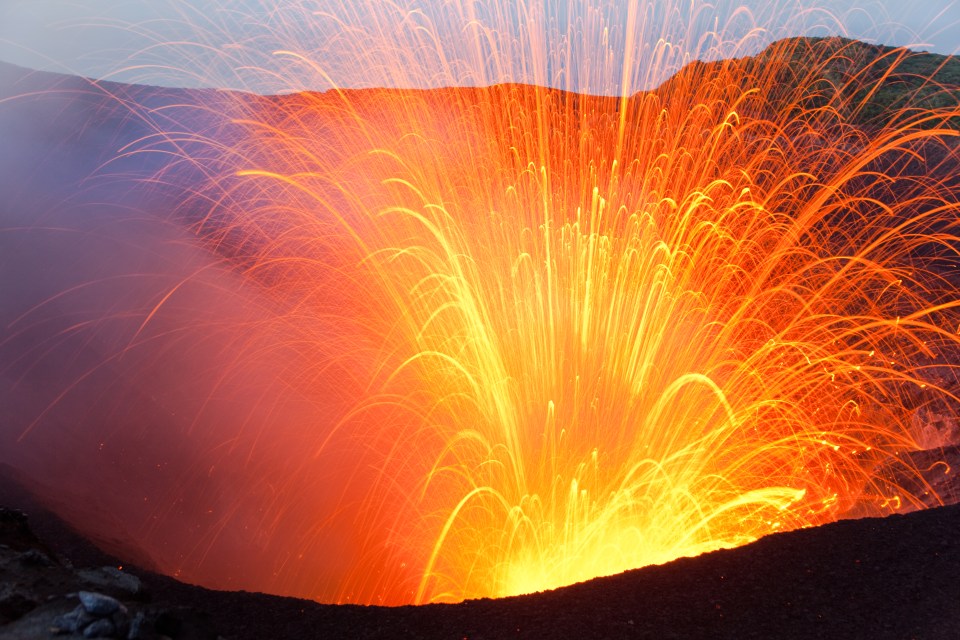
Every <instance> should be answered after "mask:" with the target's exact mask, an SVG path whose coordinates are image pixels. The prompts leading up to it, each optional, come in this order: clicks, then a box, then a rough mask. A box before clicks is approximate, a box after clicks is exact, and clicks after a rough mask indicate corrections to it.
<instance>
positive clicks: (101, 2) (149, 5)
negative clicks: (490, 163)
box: [0, 0, 960, 93]
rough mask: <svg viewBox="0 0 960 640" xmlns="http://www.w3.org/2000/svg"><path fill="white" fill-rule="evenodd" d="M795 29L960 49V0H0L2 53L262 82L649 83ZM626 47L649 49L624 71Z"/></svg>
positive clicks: (190, 79) (587, 87)
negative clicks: (680, 68)
mask: <svg viewBox="0 0 960 640" xmlns="http://www.w3.org/2000/svg"><path fill="white" fill-rule="evenodd" d="M631 5H633V11H631ZM691 7H693V8H691ZM712 33H720V34H722V36H721V37H720V38H719V39H721V40H724V41H725V43H726V44H725V45H723V46H718V45H717V41H718V38H717V37H715V36H713V35H711V34H712ZM491 34H493V35H494V36H495V37H491ZM792 35H845V36H849V37H855V38H859V39H863V40H866V41H870V42H877V43H882V44H892V45H907V46H912V47H913V48H915V49H920V50H929V51H934V52H937V53H944V54H951V53H957V52H958V51H960V0H924V1H923V2H906V1H905V0H868V1H864V0H860V1H857V0H773V1H764V0H737V1H733V0H713V2H712V4H707V3H706V2H705V1H704V0H639V1H636V2H630V1H629V0H609V1H602V0H577V1H576V2H573V1H571V2H569V3H567V2H565V1H564V0H539V1H536V2H531V1H528V0H511V1H510V2H497V1H496V0H460V1H457V0H389V1H388V0H366V1H365V0H281V1H277V0H274V1H270V0H0V61H6V62H12V63H16V64H20V65H23V66H28V67H32V68H38V69H44V70H56V71H61V72H67V73H73V74H78V75H85V76H89V77H96V78H110V79H114V80H120V81H127V82H148V83H152V84H163V85H174V86H190V87H193V86H215V87H219V88H232V89H245V90H249V91H254V92H259V93H275V92H284V91H294V90H300V89H316V90H323V89H327V88H330V87H331V86H342V87H362V86H376V85H380V86H383V85H392V86H397V85H413V86H438V85H448V84H490V83H494V82H504V81H517V82H533V83H538V84H548V85H551V86H557V87H559V88H567V89H573V90H582V91H587V92H608V91H614V92H616V91H619V90H621V89H625V90H628V91H629V90H639V89H642V88H648V87H645V86H643V85H650V84H656V83H657V82H659V81H662V80H663V79H665V78H664V76H667V75H669V74H671V73H672V72H673V71H675V70H676V68H677V67H678V66H680V65H682V64H683V63H684V62H687V61H689V60H690V59H693V58H701V59H703V58H711V57H718V56H721V55H723V56H728V55H750V54H753V53H756V51H757V50H759V49H760V48H762V46H764V45H765V44H767V43H769V42H770V41H771V40H773V39H776V38H777V37H783V36H792ZM658 42H659V43H660V45H659V48H658V45H657V43H658ZM733 43H735V45H734V44H733ZM278 51H283V52H285V53H277V52H278ZM625 51H633V52H634V53H633V54H632V55H625V54H624V52H625ZM568 54H570V55H568ZM625 58H627V59H629V58H633V59H635V60H642V61H644V63H638V64H633V65H630V66H629V67H628V69H627V73H626V75H625V74H624V67H623V65H622V60H623V59H625ZM647 61H650V62H647ZM627 76H629V79H628V80H626V81H625V78H627Z"/></svg>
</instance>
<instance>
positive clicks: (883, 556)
mask: <svg viewBox="0 0 960 640" xmlns="http://www.w3.org/2000/svg"><path fill="white" fill-rule="evenodd" d="M0 504H3V505H7V506H6V507H5V508H3V509H2V510H0V637H2V638H4V639H9V640H18V639H26V638H31V639H33V638H56V637H81V636H86V637H114V638H131V639H133V638H143V639H161V638H172V639H181V638H182V639H188V640H190V639H200V638H210V639H215V638H224V639H240V638H350V639H351V640H360V639H365V638H448V639H452V638H456V639H460V638H470V639H471V640H476V639H480V638H548V637H549V638H575V639H576V640H590V639H592V638H615V637H629V638H657V639H663V638H764V639H769V638H781V639H789V638H870V639H871V640H881V639H885V638H890V639H894V638H897V639H904V638H917V639H930V640H938V639H943V640H947V639H956V638H958V637H960V535H958V534H960V505H955V506H950V507H941V508H935V509H929V510H925V511H919V512H915V513H911V514H907V515H895V516H890V517H887V518H882V519H862V520H847V521H841V522H838V523H836V524H832V525H828V526H824V527H818V528H813V529H805V530H801V531H795V532H790V533H784V534H780V535H775V536H770V537H767V538H764V539H762V540H760V541H758V542H756V543H754V544H751V545H748V546H746V547H742V548H739V549H734V550H728V551H719V552H715V553H710V554H706V555H703V556H700V557H698V558H689V559H681V560H677V561H675V562H671V563H669V564H666V565H662V566H656V567H648V568H645V569H640V570H636V571H630V572H627V573H624V574H621V575H618V576H612V577H609V578H602V579H597V580H593V581H590V582H586V583H582V584H578V585H574V586H571V587H567V588H564V589H558V590H556V591H552V592H547V593H542V594H535V595H530V596H523V597H516V598H508V599H503V600H479V601H470V602H465V603H462V604H458V605H431V606H423V607H412V606H411V607H396V608H383V607H361V606H331V605H321V604H317V603H314V602H309V601H303V600H297V599H293V598H282V597H277V596H270V595H264V594H258V593H246V592H222V591H212V590H208V589H204V588H200V587H195V586H190V585H186V584H182V583H179V582H177V581H175V580H173V579H171V578H167V577H164V576H160V575H157V574H154V573H151V572H150V571H147V570H145V569H140V568H137V567H133V566H128V565H123V564H122V563H121V562H120V561H119V560H117V559H115V558H111V557H110V556H107V555H106V554H104V553H103V552H101V551H99V550H98V549H97V548H96V547H94V546H93V545H92V544H90V543H89V542H88V541H86V540H85V539H83V538H82V537H81V536H79V535H77V534H76V533H74V532H73V531H72V530H71V529H70V528H69V527H68V526H67V525H65V524H64V523H63V522H62V521H60V520H59V519H57V518H56V517H55V516H54V515H52V514H51V513H49V512H48V511H46V510H45V509H43V508H42V507H41V506H40V505H39V504H37V503H36V502H35V501H34V500H33V499H32V498H31V496H30V495H29V494H28V493H27V492H25V491H24V490H23V489H22V488H21V487H20V486H19V485H18V484H17V483H16V482H15V481H13V480H11V479H10V478H9V476H8V477H7V478H6V479H4V480H3V481H0Z"/></svg>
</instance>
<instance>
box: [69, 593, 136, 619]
mask: <svg viewBox="0 0 960 640" xmlns="http://www.w3.org/2000/svg"><path fill="white" fill-rule="evenodd" d="M77 596H78V597H79V598H80V604H81V605H83V608H84V609H85V610H86V612H87V613H89V614H91V615H94V616H97V617H106V616H109V615H113V614H114V613H116V612H117V611H121V610H123V611H126V608H125V607H124V606H123V605H122V604H120V602H119V601H118V600H117V599H116V598H111V597H110V596H107V595H104V594H102V593H97V592H95V591H81V592H80V593H78V594H77Z"/></svg>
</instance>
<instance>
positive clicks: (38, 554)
mask: <svg viewBox="0 0 960 640" xmlns="http://www.w3.org/2000/svg"><path fill="white" fill-rule="evenodd" d="M17 561H18V562H20V564H22V565H23V566H25V567H52V566H53V560H51V559H50V557H49V556H47V554H45V553H44V552H43V551H40V550H39V549H27V550H26V551H24V552H23V553H21V554H20V555H19V556H17Z"/></svg>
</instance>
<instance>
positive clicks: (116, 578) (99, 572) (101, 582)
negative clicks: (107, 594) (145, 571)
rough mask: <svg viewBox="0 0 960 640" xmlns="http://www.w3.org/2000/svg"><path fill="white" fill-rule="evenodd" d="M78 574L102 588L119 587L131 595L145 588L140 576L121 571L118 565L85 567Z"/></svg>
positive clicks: (89, 582) (118, 588)
mask: <svg viewBox="0 0 960 640" xmlns="http://www.w3.org/2000/svg"><path fill="white" fill-rule="evenodd" d="M77 574H78V575H79V576H80V578H81V579H82V580H83V581H84V582H86V583H87V584H90V585H93V586H95V587H98V588H100V589H117V590H119V591H124V592H126V593H129V594H130V595H134V596H135V595H138V594H139V593H140V591H141V590H142V589H143V585H142V584H141V582H140V578H138V577H137V576H135V575H133V574H132V573H127V572H125V571H121V570H120V569H117V568H116V567H100V568H99V569H83V570H81V571H78V572H77Z"/></svg>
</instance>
